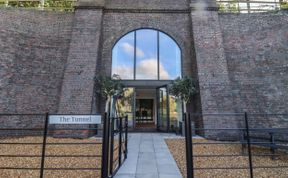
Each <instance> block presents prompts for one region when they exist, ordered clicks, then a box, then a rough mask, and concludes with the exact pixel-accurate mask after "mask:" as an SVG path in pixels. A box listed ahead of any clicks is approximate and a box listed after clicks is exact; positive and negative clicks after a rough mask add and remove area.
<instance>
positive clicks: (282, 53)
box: [219, 11, 288, 113]
mask: <svg viewBox="0 0 288 178" xmlns="http://www.w3.org/2000/svg"><path fill="white" fill-rule="evenodd" d="M219 20H220V24H221V29H222V34H223V45H224V48H225V55H226V60H227V64H228V70H229V77H230V81H231V86H232V89H233V90H232V91H233V92H232V93H233V96H234V98H235V106H236V108H235V109H236V111H238V112H243V111H249V112H254V113H287V112H288V109H287V108H288V103H287V101H288V77H287V76H288V30H287V29H288V13H287V12H285V11H283V12H278V13H264V14H241V15H238V16H235V15H231V14H230V15H221V16H220V17H219Z"/></svg>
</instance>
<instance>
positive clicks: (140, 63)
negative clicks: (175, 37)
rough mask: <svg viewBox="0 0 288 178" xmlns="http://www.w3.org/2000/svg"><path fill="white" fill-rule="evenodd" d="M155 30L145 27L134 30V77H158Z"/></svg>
mask: <svg viewBox="0 0 288 178" xmlns="http://www.w3.org/2000/svg"><path fill="white" fill-rule="evenodd" d="M157 63H158V62H157V31H155V30H150V29H145V30H137V32H136V79H150V80H151V79H152V80H157V79H158V73H157Z"/></svg>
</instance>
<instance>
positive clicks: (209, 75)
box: [0, 0, 288, 135]
mask: <svg viewBox="0 0 288 178" xmlns="http://www.w3.org/2000/svg"><path fill="white" fill-rule="evenodd" d="M207 2H208V4H209V7H208V6H207V7H204V9H205V8H208V9H209V8H210V10H209V11H201V9H200V10H199V7H201V5H199V4H197V3H195V2H194V1H192V3H191V4H190V1H189V0H181V1H177V3H175V1H172V0H165V1H164V0H143V1H135V0H133V1H132V0H106V2H105V3H104V1H100V0H99V1H97V3H95V4H94V5H90V7H88V5H87V4H85V3H84V4H82V6H81V3H80V5H79V8H78V9H76V11H75V12H74V13H61V12H45V11H30V10H15V9H14V10H13V9H1V10H0V32H1V33H0V112H8V113H30V112H31V113H36V112H37V113H44V112H47V111H49V112H58V113H67V114H69V113H85V114H86V113H95V112H99V111H102V110H101V106H102V107H104V104H103V103H104V102H103V101H101V100H99V98H97V97H96V96H95V94H94V90H93V89H94V80H93V78H94V77H95V75H97V74H100V73H101V74H106V75H110V74H111V64H112V48H113V45H114V44H115V42H116V41H117V40H118V39H119V38H121V37H122V36H123V35H125V34H126V33H128V32H130V31H133V30H136V29H140V28H152V29H156V30H160V31H163V32H165V33H167V34H169V35H170V36H171V37H172V38H174V39H175V41H176V42H177V43H178V44H179V46H180V48H181V52H182V54H181V57H182V72H183V74H184V75H190V76H193V77H195V78H197V79H198V80H199V89H200V91H199V94H198V95H197V96H196V97H195V99H193V104H190V107H189V108H190V109H191V110H192V111H196V112H203V113H224V112H225V113H227V112H228V113H234V112H244V111H248V112H254V113H259V112H265V113H287V112H288V110H287V108H288V103H287V101H288V78H287V76H288V31H287V29H288V12H287V11H280V12H277V13H275V12H272V13H259V14H218V12H217V11H215V4H213V3H212V1H211V0H207ZM210 6H211V7H210ZM202 10H203V9H202ZM99 108H100V109H99ZM191 110H190V111H191ZM14 120H15V119H14ZM217 120H218V118H215V117H214V118H212V117H203V118H199V119H198V120H197V121H196V125H198V126H204V127H206V128H209V127H214V128H215V127H221V128H223V127H239V126H241V124H242V121H239V119H237V118H236V117H235V118H234V117H226V118H225V119H222V120H220V118H219V120H218V121H217ZM216 121H217V122H216ZM13 122H14V121H13ZM17 122H18V121H16V120H15V123H17ZM255 123H256V122H255ZM266 123H269V124H267V126H268V125H269V126H271V125H273V124H274V123H276V124H275V125H277V121H275V120H273V119H271V122H266ZM272 123H273V124H272ZM279 123H280V122H278V125H279ZM10 125H11V123H10ZM59 134H61V133H59ZM74 134H75V133H74ZM77 134H78V133H77ZM217 134H219V135H221V134H222V133H216V135H217ZM214 135H215V133H214Z"/></svg>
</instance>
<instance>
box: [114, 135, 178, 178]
mask: <svg viewBox="0 0 288 178" xmlns="http://www.w3.org/2000/svg"><path fill="white" fill-rule="evenodd" d="M165 137H176V136H175V134H164V133H130V134H129V140H128V158H127V160H126V161H125V162H124V164H123V165H122V167H121V168H120V169H119V171H118V172H117V174H116V175H115V178H182V175H181V173H180V171H179V169H178V167H177V164H176V162H175V160H174V159H173V156H172V155H171V153H170V151H169V149H168V147H167V145H166V143H165V141H164V138H165Z"/></svg>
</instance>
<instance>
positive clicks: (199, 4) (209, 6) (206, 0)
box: [190, 0, 219, 11]
mask: <svg viewBox="0 0 288 178" xmlns="http://www.w3.org/2000/svg"><path fill="white" fill-rule="evenodd" d="M190 8H191V11H203V10H206V11H218V10H219V6H218V4H217V3H216V0H191V3H190Z"/></svg>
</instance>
